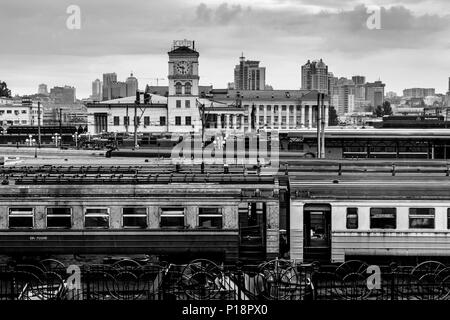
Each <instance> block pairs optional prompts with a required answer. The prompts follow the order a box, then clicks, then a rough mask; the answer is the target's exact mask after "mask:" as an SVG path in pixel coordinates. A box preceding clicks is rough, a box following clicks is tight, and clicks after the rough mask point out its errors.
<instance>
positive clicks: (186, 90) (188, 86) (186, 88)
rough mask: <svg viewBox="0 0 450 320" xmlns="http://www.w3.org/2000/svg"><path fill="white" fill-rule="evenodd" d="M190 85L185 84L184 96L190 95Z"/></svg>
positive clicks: (188, 83)
mask: <svg viewBox="0 0 450 320" xmlns="http://www.w3.org/2000/svg"><path fill="white" fill-rule="evenodd" d="M191 89H192V85H191V83H190V82H186V84H185V85H184V94H191V91H192V90H191Z"/></svg>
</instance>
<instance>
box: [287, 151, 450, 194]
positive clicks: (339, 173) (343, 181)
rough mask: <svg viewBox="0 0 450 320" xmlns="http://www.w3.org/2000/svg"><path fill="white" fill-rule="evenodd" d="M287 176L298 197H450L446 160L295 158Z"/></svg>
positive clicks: (448, 168) (448, 170) (291, 190)
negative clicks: (314, 159) (304, 159)
mask: <svg viewBox="0 0 450 320" xmlns="http://www.w3.org/2000/svg"><path fill="white" fill-rule="evenodd" d="M288 176H289V187H290V192H291V197H292V199H297V200H300V199H304V200H314V199H315V200H320V199H322V200H325V199H326V200H327V201H332V200H358V199H361V200H367V199H372V200H401V199H403V200H420V199H423V200H450V166H449V163H448V162H446V161H327V160H322V161H320V160H316V161H298V162H296V163H295V164H293V165H291V166H290V167H289V170H288Z"/></svg>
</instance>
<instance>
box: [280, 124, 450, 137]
mask: <svg viewBox="0 0 450 320" xmlns="http://www.w3.org/2000/svg"><path fill="white" fill-rule="evenodd" d="M280 133H283V130H281V131H280ZM284 133H286V134H287V136H288V137H289V136H292V137H295V138H298V137H303V138H312V139H317V131H316V130H311V129H298V130H296V131H295V132H292V133H291V132H284ZM325 138H326V139H344V138H346V139H349V138H350V139H368V138H369V139H430V138H432V139H449V138H450V129H446V128H430V129H427V128H420V129H414V128H401V129H395V128H392V129H391V128H389V129H388V128H379V129H374V128H364V129H363V128H338V127H329V128H327V129H326V130H325Z"/></svg>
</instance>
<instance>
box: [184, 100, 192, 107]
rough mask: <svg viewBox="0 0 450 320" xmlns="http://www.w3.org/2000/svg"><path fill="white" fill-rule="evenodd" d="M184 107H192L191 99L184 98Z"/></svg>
mask: <svg viewBox="0 0 450 320" xmlns="http://www.w3.org/2000/svg"><path fill="white" fill-rule="evenodd" d="M184 107H185V108H190V107H191V100H184Z"/></svg>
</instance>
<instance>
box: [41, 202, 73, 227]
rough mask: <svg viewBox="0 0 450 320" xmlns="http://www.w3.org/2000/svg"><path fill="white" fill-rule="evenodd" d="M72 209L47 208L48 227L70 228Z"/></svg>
mask: <svg viewBox="0 0 450 320" xmlns="http://www.w3.org/2000/svg"><path fill="white" fill-rule="evenodd" d="M71 227H72V209H71V208H70V207H55V208H47V228H61V229H70V228H71Z"/></svg>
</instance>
